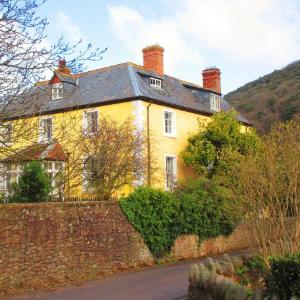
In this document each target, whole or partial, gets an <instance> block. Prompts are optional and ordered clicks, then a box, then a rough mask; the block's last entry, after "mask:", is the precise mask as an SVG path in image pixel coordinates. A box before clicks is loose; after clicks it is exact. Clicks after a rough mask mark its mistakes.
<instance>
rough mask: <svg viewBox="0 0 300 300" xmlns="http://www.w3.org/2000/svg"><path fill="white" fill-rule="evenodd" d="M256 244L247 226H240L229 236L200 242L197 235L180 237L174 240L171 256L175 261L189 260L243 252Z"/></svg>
mask: <svg viewBox="0 0 300 300" xmlns="http://www.w3.org/2000/svg"><path fill="white" fill-rule="evenodd" d="M256 244H257V242H256V239H254V238H253V237H252V233H251V229H250V228H249V226H247V224H240V225H238V226H237V227H236V228H235V230H234V231H233V232H232V234H231V235H229V236H219V237H217V238H211V239H208V240H205V241H202V242H200V240H199V237H198V236H197V235H182V236H180V237H179V238H177V239H176V241H175V244H174V246H173V248H172V255H173V257H175V258H176V259H191V258H198V257H203V256H209V255H217V254H220V253H225V252H227V253H230V252H234V251H238V250H244V249H248V248H250V247H255V246H256Z"/></svg>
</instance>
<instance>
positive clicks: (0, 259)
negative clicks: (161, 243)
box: [0, 202, 154, 294]
mask: <svg viewBox="0 0 300 300" xmlns="http://www.w3.org/2000/svg"><path fill="white" fill-rule="evenodd" d="M153 263H154V259H153V257H152V255H151V253H150V252H149V250H148V248H147V246H146V245H145V244H144V241H143V239H142V237H141V236H140V235H139V234H138V233H137V232H136V231H135V230H134V228H133V227H132V226H131V225H130V224H129V223H128V221H127V219H126V217H125V216H124V214H123V212H122V211H121V209H120V207H119V204H118V203H117V202H81V203H63V202H62V203H39V204H7V205H0V294H1V293H5V292H6V291H9V290H10V289H16V288H17V289H28V288H35V287H40V286H47V283H50V284H51V283H64V282H68V281H78V280H79V281H80V280H86V279H90V278H96V277H102V276H107V275H109V274H112V273H115V272H118V271H121V270H126V269H135V268H138V267H140V266H144V265H151V264H153Z"/></svg>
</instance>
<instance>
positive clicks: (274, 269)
mask: <svg viewBox="0 0 300 300" xmlns="http://www.w3.org/2000/svg"><path fill="white" fill-rule="evenodd" d="M269 261H270V267H271V269H270V272H269V273H268V275H267V276H266V278H265V281H266V286H267V293H268V295H269V296H271V295H274V294H276V295H278V296H279V298H280V299H283V300H284V299H290V298H291V297H292V296H297V297H300V253H298V254H289V255H287V256H284V257H275V258H271V259H270V260H269Z"/></svg>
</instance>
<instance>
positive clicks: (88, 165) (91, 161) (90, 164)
mask: <svg viewBox="0 0 300 300" xmlns="http://www.w3.org/2000/svg"><path fill="white" fill-rule="evenodd" d="M83 176H84V178H83V180H84V190H85V192H93V191H94V190H95V187H96V184H97V177H98V170H97V160H96V158H94V157H88V158H86V159H85V161H84V172H83Z"/></svg>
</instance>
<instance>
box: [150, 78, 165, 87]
mask: <svg viewBox="0 0 300 300" xmlns="http://www.w3.org/2000/svg"><path fill="white" fill-rule="evenodd" d="M150 85H151V86H152V87H155V88H157V89H161V88H162V80H161V79H158V78H154V77H150Z"/></svg>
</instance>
